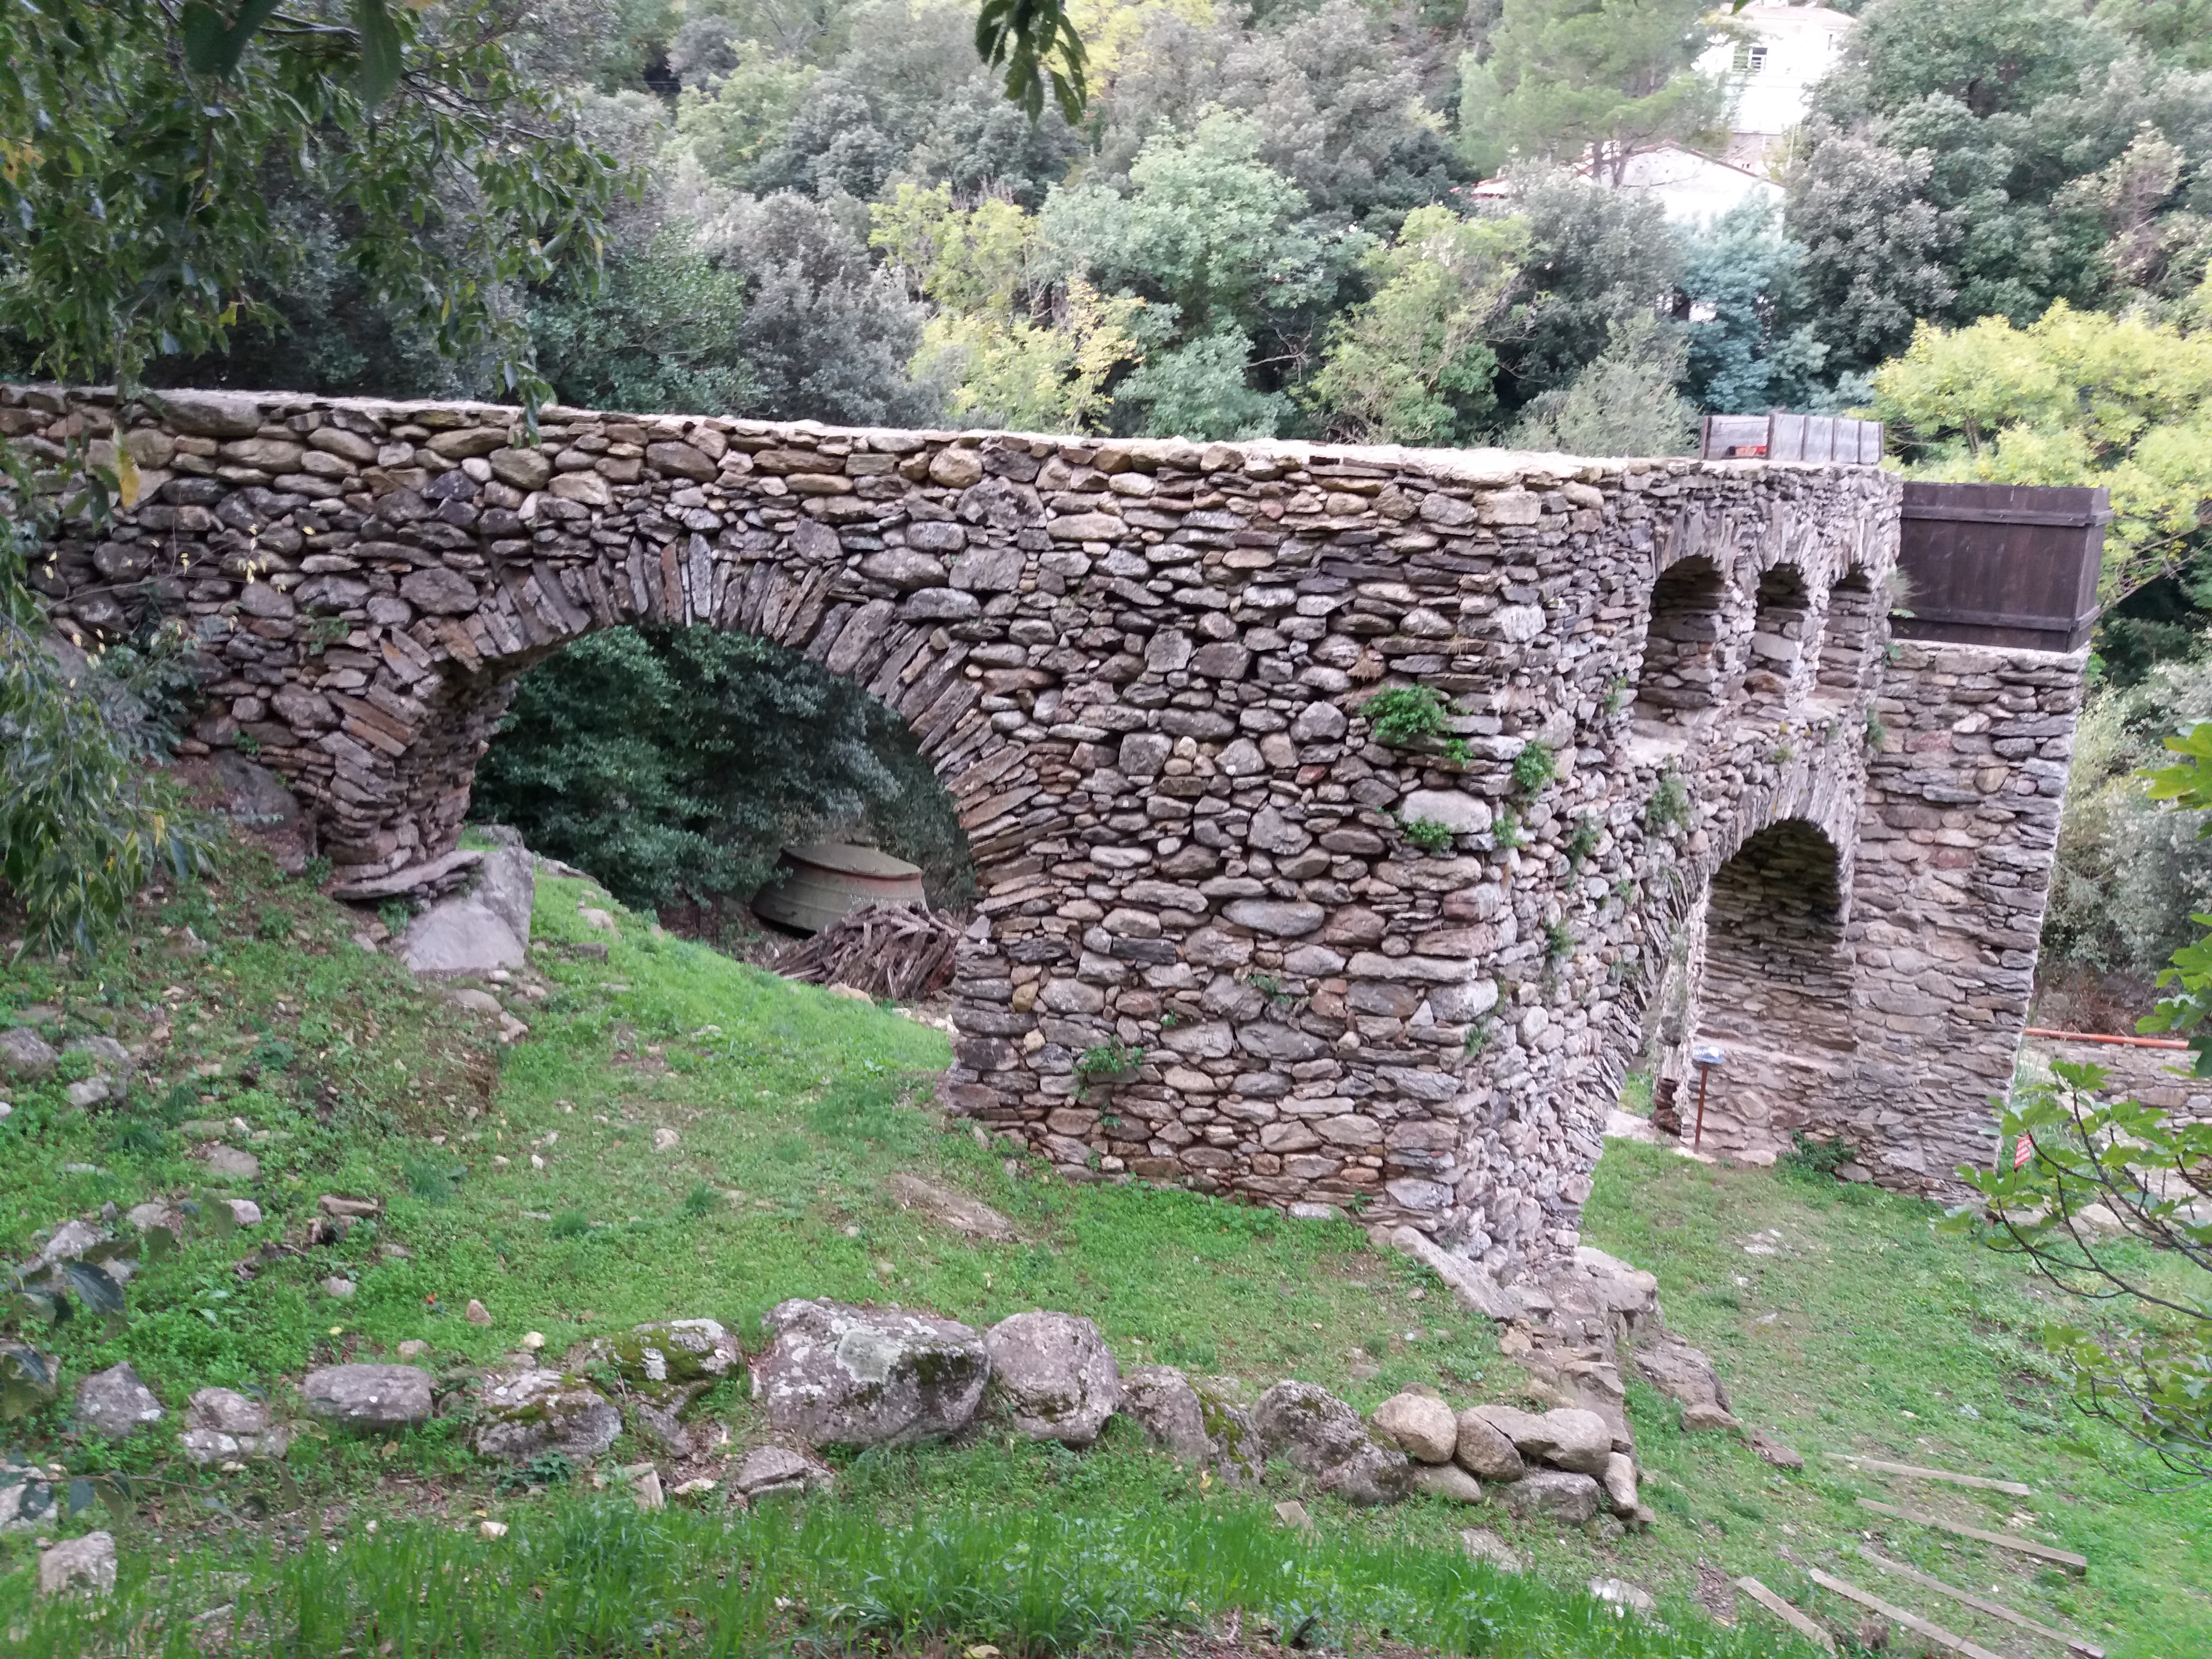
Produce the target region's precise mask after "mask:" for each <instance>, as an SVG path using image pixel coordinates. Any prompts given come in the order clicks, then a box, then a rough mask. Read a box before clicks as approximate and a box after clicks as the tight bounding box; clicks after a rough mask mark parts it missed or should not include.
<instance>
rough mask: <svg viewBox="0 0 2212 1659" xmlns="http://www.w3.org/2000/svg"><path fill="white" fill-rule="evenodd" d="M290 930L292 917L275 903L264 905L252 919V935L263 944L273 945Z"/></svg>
mask: <svg viewBox="0 0 2212 1659" xmlns="http://www.w3.org/2000/svg"><path fill="white" fill-rule="evenodd" d="M291 932H292V918H291V917H290V916H289V915H287V914H286V913H285V912H283V911H282V910H280V909H278V908H276V906H275V905H273V904H272V905H268V906H265V907H264V908H263V909H262V912H261V914H260V915H258V916H256V917H255V918H254V919H253V937H254V938H256V939H259V940H261V941H262V942H263V943H264V944H271V945H273V944H274V943H276V941H277V940H278V939H284V938H287V937H289V935H290V933H291Z"/></svg>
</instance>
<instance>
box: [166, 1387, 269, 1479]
mask: <svg viewBox="0 0 2212 1659" xmlns="http://www.w3.org/2000/svg"><path fill="white" fill-rule="evenodd" d="M177 1443H178V1444H179V1445H180V1446H182V1447H183V1448H184V1452H185V1456H187V1457H189V1458H191V1460H192V1462H195V1463H203V1464H205V1463H229V1462H237V1461H239V1460H240V1459H244V1458H249V1457H282V1456H283V1455H284V1454H285V1452H286V1451H287V1450H289V1449H290V1447H291V1444H292V1436H291V1432H290V1431H289V1430H287V1429H283V1428H281V1427H277V1426H276V1425H272V1424H271V1423H270V1420H269V1407H267V1406H265V1405H264V1404H263V1403H262V1402H261V1401H258V1400H252V1399H248V1398H247V1397H246V1395H242V1394H239V1393H236V1392H234V1390H232V1389H201V1390H200V1391H199V1392H198V1393H197V1394H196V1395H193V1396H192V1398H191V1405H190V1407H188V1408H187V1409H186V1410H185V1431H184V1432H183V1433H182V1434H180V1435H179V1436H178V1437H177Z"/></svg>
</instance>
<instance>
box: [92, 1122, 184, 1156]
mask: <svg viewBox="0 0 2212 1659" xmlns="http://www.w3.org/2000/svg"><path fill="white" fill-rule="evenodd" d="M107 1144H108V1146H110V1147H112V1148H113V1149H114V1151H115V1152H117V1154H118V1155H119V1156H122V1157H126V1158H159V1157H160V1156H161V1154H162V1153H163V1152H167V1151H168V1149H169V1136H168V1132H167V1130H165V1129H164V1128H162V1127H161V1125H160V1124H158V1123H156V1122H154V1121H152V1120H151V1119H149V1118H143V1117H130V1118H125V1119H123V1120H122V1121H119V1122H118V1123H117V1124H116V1126H115V1127H114V1130H113V1131H112V1133H110V1134H109V1135H108V1138H107Z"/></svg>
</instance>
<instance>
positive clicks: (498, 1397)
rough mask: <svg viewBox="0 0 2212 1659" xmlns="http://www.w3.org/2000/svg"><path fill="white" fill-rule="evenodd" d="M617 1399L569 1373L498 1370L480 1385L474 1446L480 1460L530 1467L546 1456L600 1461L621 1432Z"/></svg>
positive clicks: (533, 1367)
mask: <svg viewBox="0 0 2212 1659" xmlns="http://www.w3.org/2000/svg"><path fill="white" fill-rule="evenodd" d="M622 1426H623V1423H622V1413H620V1412H619V1411H617V1410H616V1409H615V1403H614V1401H611V1400H610V1399H608V1398H607V1397H606V1395H603V1394H601V1393H600V1392H599V1390H598V1389H595V1388H593V1387H592V1385H591V1384H590V1383H586V1381H584V1379H583V1378H582V1377H580V1376H576V1375H574V1373H573V1372H569V1371H556V1370H540V1369H538V1368H537V1367H535V1366H532V1367H530V1368H529V1369H527V1370H510V1371H495V1372H492V1373H491V1374H489V1376H485V1377H484V1378H483V1382H482V1383H480V1384H479V1392H478V1395H477V1430H476V1434H475V1437H474V1438H473V1441H472V1444H473V1445H474V1446H475V1448H476V1452H477V1456H479V1457H494V1458H498V1459H501V1461H503V1462H509V1463H526V1462H529V1461H530V1460H531V1459H532V1458H533V1457H538V1456H542V1455H544V1454H545V1453H547V1452H559V1453H560V1454H561V1455H562V1456H564V1457H566V1458H568V1460H569V1461H570V1462H574V1463H581V1462H587V1461H589V1460H590V1459H592V1458H594V1457H597V1456H598V1455H599V1454H600V1453H601V1452H603V1451H605V1450H606V1449H607V1448H608V1447H610V1446H611V1445H613V1444H614V1443H615V1441H616V1440H617V1438H618V1437H620V1436H621V1434H622Z"/></svg>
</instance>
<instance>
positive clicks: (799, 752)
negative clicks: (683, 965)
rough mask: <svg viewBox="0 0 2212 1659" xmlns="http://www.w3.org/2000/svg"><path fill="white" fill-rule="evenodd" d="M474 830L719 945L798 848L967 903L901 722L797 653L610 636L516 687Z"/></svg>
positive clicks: (489, 763)
mask: <svg viewBox="0 0 2212 1659" xmlns="http://www.w3.org/2000/svg"><path fill="white" fill-rule="evenodd" d="M471 817H473V818H476V819H477V820H478V821H480V822H492V823H507V824H511V825H513V827H514V828H516V829H520V830H521V831H522V833H523V836H524V837H525V839H526V841H527V842H528V843H529V845H530V846H531V847H532V848H533V849H534V850H536V851H538V852H540V853H544V854H548V855H550V856H551V857H554V858H558V859H561V860H564V861H565V862H568V863H570V864H574V865H576V866H579V867H580V868H582V869H585V870H587V871H589V872H591V873H592V875H593V876H594V877H596V878H598V879H599V881H600V882H601V883H603V884H605V886H606V888H607V889H608V890H609V891H610V892H611V893H613V894H614V895H615V896H617V898H619V899H621V900H622V901H623V902H624V903H626V904H629V905H631V906H633V907H635V908H650V909H652V910H653V911H654V912H655V913H657V914H658V915H659V916H660V917H661V919H662V921H664V922H665V924H666V925H667V926H669V927H671V928H672V929H674V930H676V931H678V932H680V933H688V934H691V935H694V936H696V937H701V938H704V939H709V940H710V941H714V942H716V943H721V944H725V945H732V946H738V945H742V943H743V941H744V939H745V938H746V937H747V936H748V935H749V934H750V933H751V929H750V926H749V918H748V916H747V915H746V908H745V907H746V906H747V904H748V902H749V901H750V899H751V898H752V896H754V895H755V894H756V892H757V891H758V890H760V889H761V888H762V887H763V884H765V883H770V882H774V881H775V880H776V879H777V877H778V871H777V860H778V857H779V855H780V854H781V852H782V850H783V849H784V848H786V847H787V846H789V845H792V844H794V843H798V842H812V841H817V840H830V841H837V842H858V843H860V844H861V845H863V846H867V847H873V848H879V849H880V850H881V851H883V852H884V853H888V854H891V855H892V856H893V857H895V858H897V859H900V860H905V861H906V862H908V863H911V864H914V865H916V866H920V868H921V872H922V885H923V890H924V891H925V892H926V894H927V897H928V899H929V901H930V902H931V903H932V904H933V905H935V906H939V907H943V908H963V907H964V906H966V905H967V904H968V903H969V902H971V901H972V899H973V897H974V893H975V871H974V866H973V864H972V862H971V860H970V857H969V848H968V842H967V837H966V836H965V834H964V833H963V830H962V829H961V825H960V819H959V814H958V811H957V808H956V806H955V805H954V802H953V799H952V797H951V794H950V793H948V792H947V791H946V789H945V786H944V784H943V783H942V782H940V781H939V780H938V778H937V777H936V775H935V774H934V773H933V771H932V769H931V767H930V764H929V763H928V761H927V759H926V758H925V757H923V756H922V754H921V749H920V747H919V745H918V744H917V743H916V741H915V736H914V733H913V732H912V731H911V730H910V729H909V727H908V725H907V723H906V722H905V721H904V720H902V719H900V718H899V716H898V715H896V714H894V713H893V712H892V711H891V710H890V709H889V708H885V707H884V705H883V704H882V703H881V702H878V701H877V700H876V699H875V698H874V697H872V696H869V695H868V693H867V691H866V690H865V689H864V688H863V687H861V686H860V684H856V683H855V682H854V681H853V680H850V679H848V678H844V677H843V676H842V675H839V674H837V673H835V672H833V671H830V670H829V669H828V668H826V667H824V666H823V665H821V664H819V663H817V662H814V661H812V660H811V659H808V658H806V657H805V656H803V655H801V654H800V653H798V652H796V651H793V650H791V649H789V648H788V647H784V646H780V645H777V644H775V643H774V642H773V641H768V640H764V639H762V638H760V637H758V636H757V635H751V634H744V633H733V632H725V631H722V630H720V629H714V628H711V627H707V626H703V625H702V626H695V627H690V628H682V627H665V626H646V627H630V628H616V629H607V630H605V632H602V633H598V634H594V635H590V636H589V637H587V638H585V639H583V640H580V641H577V642H576V643H574V644H573V645H571V646H569V647H567V648H565V649H564V650H562V651H560V652H558V653H555V654H554V655H552V656H550V657H549V658H547V659H545V660H544V661H542V662H540V663H539V664H538V665H536V666H535V667H533V668H532V669H531V670H529V671H527V672H526V673H525V674H524V675H522V676H521V678H520V680H519V681H518V682H517V684H516V685H515V690H514V698H513V702H512V703H511V704H510V705H509V706H508V708H507V714H506V716H505V718H504V719H503V720H501V724H500V726H499V729H498V732H497V735H495V737H494V738H493V739H492V741H491V744H490V747H489V750H487V751H486V753H485V754H484V756H483V759H482V760H481V761H479V762H478V763H477V773H476V791H475V799H474V802H473V805H472V807H471Z"/></svg>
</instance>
